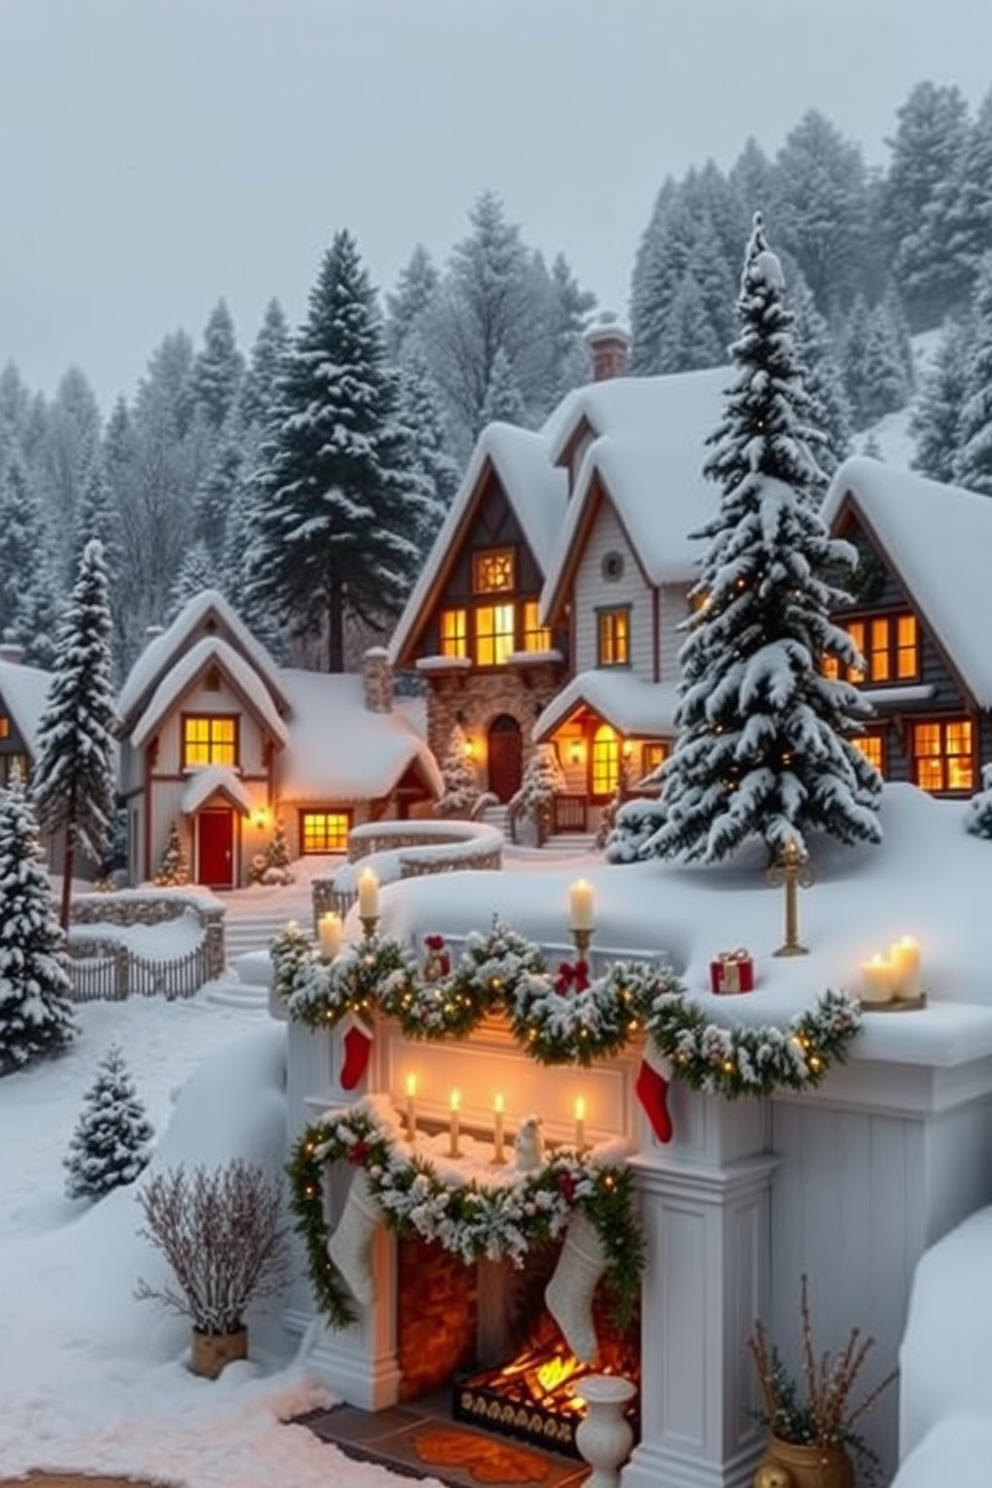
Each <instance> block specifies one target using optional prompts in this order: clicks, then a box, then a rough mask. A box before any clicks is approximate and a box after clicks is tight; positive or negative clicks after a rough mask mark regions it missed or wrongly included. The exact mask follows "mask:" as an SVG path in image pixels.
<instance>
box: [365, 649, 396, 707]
mask: <svg viewBox="0 0 992 1488" xmlns="http://www.w3.org/2000/svg"><path fill="white" fill-rule="evenodd" d="M362 681H363V683H364V684H365V706H366V708H368V710H369V712H370V713H391V712H392V711H393V669H392V667H391V666H390V665H389V652H388V651H387V650H386V649H385V647H384V646H370V647H369V649H368V650H367V651H366V652H365V655H364V656H363V657H362Z"/></svg>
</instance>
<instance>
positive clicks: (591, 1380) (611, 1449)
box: [575, 1374, 635, 1488]
mask: <svg viewBox="0 0 992 1488" xmlns="http://www.w3.org/2000/svg"><path fill="white" fill-rule="evenodd" d="M575 1393H576V1395H577V1396H578V1397H579V1399H580V1400H584V1401H585V1403H586V1406H587V1408H588V1413H587V1415H586V1416H585V1418H584V1419H583V1420H582V1421H580V1422H579V1425H578V1427H577V1428H576V1432H575V1445H576V1446H577V1447H578V1449H579V1452H580V1453H581V1454H582V1459H583V1461H585V1462H588V1464H589V1466H590V1467H591V1468H592V1472H591V1473H590V1474H589V1476H588V1477H587V1478H586V1480H585V1485H584V1488H617V1484H618V1483H619V1481H620V1468H621V1467H622V1466H623V1464H624V1463H625V1462H626V1460H627V1458H628V1457H629V1456H630V1449H631V1447H632V1446H633V1445H634V1431H633V1428H632V1426H631V1424H630V1422H629V1421H628V1420H627V1417H626V1416H625V1415H624V1413H623V1412H624V1406H626V1405H628V1404H629V1403H630V1401H631V1400H632V1399H633V1397H634V1394H635V1387H634V1385H632V1384H631V1382H630V1380H629V1379H624V1378H623V1377H622V1375H619V1374H590V1375H587V1376H586V1378H585V1379H584V1380H582V1381H581V1382H580V1383H579V1385H578V1386H577V1387H576V1391H575Z"/></svg>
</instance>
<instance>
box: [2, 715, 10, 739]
mask: <svg viewBox="0 0 992 1488" xmlns="http://www.w3.org/2000/svg"><path fill="white" fill-rule="evenodd" d="M9 737H10V719H9V718H8V717H7V716H6V715H5V714H3V713H0V739H8V738H9Z"/></svg>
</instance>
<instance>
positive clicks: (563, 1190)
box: [555, 1173, 575, 1204]
mask: <svg viewBox="0 0 992 1488" xmlns="http://www.w3.org/2000/svg"><path fill="white" fill-rule="evenodd" d="M555 1182H556V1183H557V1184H558V1192H559V1193H560V1194H561V1196H562V1198H563V1199H564V1200H565V1203H566V1204H571V1203H573V1202H574V1200H575V1176H574V1174H572V1173H559V1174H558V1175H557V1177H556V1179H555Z"/></svg>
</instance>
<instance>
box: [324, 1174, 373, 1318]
mask: <svg viewBox="0 0 992 1488" xmlns="http://www.w3.org/2000/svg"><path fill="white" fill-rule="evenodd" d="M382 1219H383V1214H382V1205H381V1204H380V1203H379V1200H378V1199H377V1198H376V1197H375V1195H374V1194H373V1193H372V1192H371V1190H370V1188H369V1180H368V1178H367V1177H366V1176H365V1172H364V1170H363V1169H362V1168H356V1170H355V1174H354V1176H353V1178H352V1180H351V1187H350V1188H349V1189H348V1197H347V1198H346V1199H345V1203H344V1208H343V1209H342V1211H341V1218H340V1219H339V1220H338V1226H337V1229H336V1230H335V1231H334V1234H333V1235H332V1236H331V1238H330V1239H329V1240H328V1242H327V1254H328V1255H329V1256H330V1258H331V1260H332V1261H333V1262H334V1264H335V1266H337V1268H338V1270H339V1271H340V1272H341V1275H342V1276H343V1277H344V1279H345V1282H346V1283H347V1285H348V1289H349V1291H350V1292H351V1294H352V1296H353V1297H354V1298H355V1301H356V1302H360V1303H361V1304H362V1306H363V1307H368V1305H369V1303H370V1302H373V1301H374V1300H375V1280H374V1278H373V1276H372V1267H371V1265H370V1262H371V1258H372V1237H373V1235H374V1234H375V1232H376V1230H377V1229H378V1228H379V1226H380V1225H381V1224H382Z"/></svg>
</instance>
